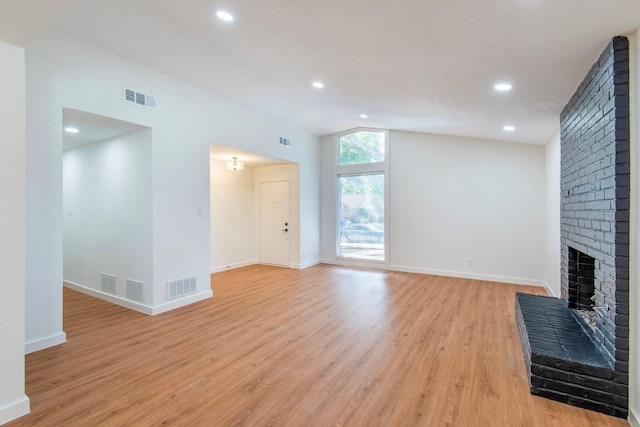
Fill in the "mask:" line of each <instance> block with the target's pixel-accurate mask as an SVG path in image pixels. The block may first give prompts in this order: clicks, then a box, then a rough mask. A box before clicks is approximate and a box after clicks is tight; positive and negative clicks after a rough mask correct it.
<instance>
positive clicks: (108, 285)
mask: <svg viewBox="0 0 640 427" xmlns="http://www.w3.org/2000/svg"><path fill="white" fill-rule="evenodd" d="M100 287H101V289H102V292H106V293H108V294H113V295H115V294H116V276H111V275H109V274H104V273H102V276H101V286H100Z"/></svg>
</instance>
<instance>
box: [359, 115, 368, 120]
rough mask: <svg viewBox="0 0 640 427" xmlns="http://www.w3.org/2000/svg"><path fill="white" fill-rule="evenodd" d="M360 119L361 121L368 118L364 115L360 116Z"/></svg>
mask: <svg viewBox="0 0 640 427" xmlns="http://www.w3.org/2000/svg"><path fill="white" fill-rule="evenodd" d="M360 118H361V119H368V118H369V116H367V115H366V114H360Z"/></svg>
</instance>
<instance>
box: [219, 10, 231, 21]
mask: <svg viewBox="0 0 640 427" xmlns="http://www.w3.org/2000/svg"><path fill="white" fill-rule="evenodd" d="M216 16H217V17H218V18H220V19H222V20H223V21H225V22H231V21H233V15H232V14H230V13H229V12H225V11H224V10H218V11H217V12H216Z"/></svg>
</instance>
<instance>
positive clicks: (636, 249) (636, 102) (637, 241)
mask: <svg viewBox="0 0 640 427" xmlns="http://www.w3.org/2000/svg"><path fill="white" fill-rule="evenodd" d="M629 42H630V48H631V50H630V55H631V56H630V62H631V63H630V77H631V84H630V94H629V95H630V98H631V120H630V121H631V218H630V230H631V233H630V248H629V249H630V254H629V259H630V261H629V274H630V276H629V277H630V280H629V313H630V325H629V329H630V331H631V333H630V334H629V335H630V338H629V345H630V354H629V410H630V416H629V420H630V421H631V424H632V425H633V426H636V427H637V426H640V340H639V339H638V336H639V335H640V313H639V312H640V262H639V261H638V260H639V259H640V235H639V234H638V230H639V227H640V166H639V165H640V113H639V111H640V110H638V108H640V30H638V31H636V32H635V34H633V35H632V36H630V37H629Z"/></svg>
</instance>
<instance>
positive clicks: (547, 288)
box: [544, 280, 560, 298]
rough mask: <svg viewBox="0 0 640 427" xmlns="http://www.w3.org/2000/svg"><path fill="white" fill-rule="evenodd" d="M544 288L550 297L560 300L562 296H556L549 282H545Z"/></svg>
mask: <svg viewBox="0 0 640 427" xmlns="http://www.w3.org/2000/svg"><path fill="white" fill-rule="evenodd" d="M544 288H545V289H546V290H547V293H548V294H549V296H551V297H556V298H560V295H555V294H554V293H553V291H552V290H551V288H550V287H549V283H547V281H546V280H545V281H544Z"/></svg>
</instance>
